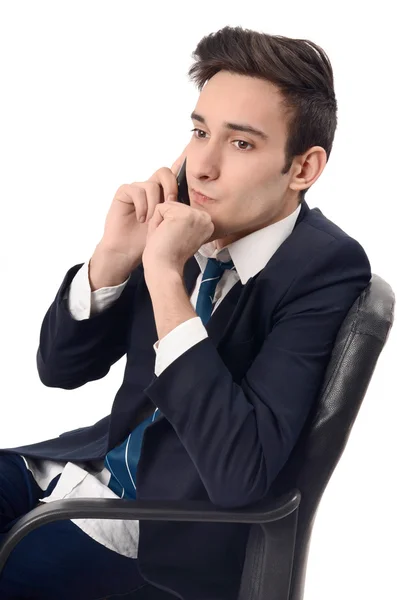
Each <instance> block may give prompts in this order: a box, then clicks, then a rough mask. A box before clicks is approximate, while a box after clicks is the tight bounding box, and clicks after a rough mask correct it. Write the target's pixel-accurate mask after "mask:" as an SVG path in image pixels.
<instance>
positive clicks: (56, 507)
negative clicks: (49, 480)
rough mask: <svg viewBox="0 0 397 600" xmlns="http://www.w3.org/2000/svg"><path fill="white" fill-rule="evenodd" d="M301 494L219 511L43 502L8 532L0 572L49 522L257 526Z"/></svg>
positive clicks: (196, 504) (206, 505) (139, 503)
mask: <svg viewBox="0 0 397 600" xmlns="http://www.w3.org/2000/svg"><path fill="white" fill-rule="evenodd" d="M300 498H301V495H300V492H299V491H298V490H291V491H290V492H288V493H286V494H284V495H282V496H280V497H279V498H276V499H271V500H266V499H265V500H263V501H262V502H258V503H256V504H255V505H254V504H253V505H251V506H249V507H244V508H238V509H233V510H230V509H223V508H218V507H216V506H215V505H214V504H212V503H211V502H204V501H194V500H182V501H179V500H178V501H173V500H171V501H165V500H164V501H163V500H160V501H159V500H124V499H120V498H70V499H69V500H55V501H54V502H48V503H43V504H40V505H39V506H37V507H36V508H34V509H33V510H31V511H30V512H28V513H27V514H26V515H24V516H23V517H21V518H20V519H19V521H18V522H17V523H16V524H15V525H14V526H13V527H12V529H10V531H9V532H8V534H7V536H6V538H5V539H4V542H3V545H2V547H1V549H0V573H1V571H2V570H3V568H4V565H5V563H6V561H7V559H8V556H9V555H10V553H11V552H12V550H13V549H14V547H15V546H16V545H17V544H18V542H19V541H20V540H21V539H22V538H23V537H24V536H25V535H27V534H28V533H30V532H31V531H33V530H34V529H36V528H37V527H40V526H41V525H45V524H46V523H50V522H52V521H62V520H66V519H72V518H73V519H122V520H125V521H128V520H133V519H137V520H141V521H142V520H145V521H147V520H148V521H196V522H199V521H200V522H215V523H233V522H234V523H259V524H264V523H268V522H272V521H277V520H279V519H283V518H284V517H286V516H288V515H289V514H291V513H292V512H294V511H295V510H296V509H297V508H298V506H299V503H300Z"/></svg>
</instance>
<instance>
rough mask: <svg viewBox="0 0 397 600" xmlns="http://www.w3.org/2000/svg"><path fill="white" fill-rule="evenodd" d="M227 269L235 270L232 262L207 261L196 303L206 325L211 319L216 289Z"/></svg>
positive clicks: (198, 313) (198, 312)
mask: <svg viewBox="0 0 397 600" xmlns="http://www.w3.org/2000/svg"><path fill="white" fill-rule="evenodd" d="M226 269H235V266H234V263H233V261H232V260H229V261H228V262H221V261H220V260H216V258H209V259H208V261H207V265H206V267H205V271H204V273H203V278H202V280H201V284H200V289H199V293H198V297H197V303H196V313H197V315H198V316H199V317H201V320H202V321H203V324H204V325H205V324H206V323H208V321H209V319H210V317H211V314H212V309H213V301H214V295H215V289H216V286H217V284H218V282H219V280H220V278H221V277H222V275H223V272H224V271H225V270H226Z"/></svg>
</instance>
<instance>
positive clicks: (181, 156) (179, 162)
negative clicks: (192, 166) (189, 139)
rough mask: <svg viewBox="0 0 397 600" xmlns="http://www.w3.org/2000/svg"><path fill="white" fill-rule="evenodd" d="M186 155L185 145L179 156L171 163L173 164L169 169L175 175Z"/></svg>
mask: <svg viewBox="0 0 397 600" xmlns="http://www.w3.org/2000/svg"><path fill="white" fill-rule="evenodd" d="M186 155H187V146H186V147H185V148H184V150H183V152H182V154H181V155H180V156H178V158H177V159H176V161H175V162H174V163H173V165H172V167H171V171H172V172H173V174H174V175H175V177H176V176H177V175H178V173H179V170H180V168H181V166H182V165H183V161H184V160H185V158H186Z"/></svg>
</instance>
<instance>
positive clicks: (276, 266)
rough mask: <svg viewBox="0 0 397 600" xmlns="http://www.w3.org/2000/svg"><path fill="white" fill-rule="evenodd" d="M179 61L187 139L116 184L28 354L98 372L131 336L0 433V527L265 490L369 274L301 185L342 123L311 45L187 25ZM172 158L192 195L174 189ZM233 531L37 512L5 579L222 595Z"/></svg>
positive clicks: (67, 588)
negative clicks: (111, 384)
mask: <svg viewBox="0 0 397 600" xmlns="http://www.w3.org/2000/svg"><path fill="white" fill-rule="evenodd" d="M190 75H191V77H192V78H193V79H194V81H195V82H196V83H197V85H198V87H199V89H200V92H201V93H200V96H199V98H198V101H197V104H196V106H195V108H194V111H193V114H192V120H193V125H194V130H193V135H192V139H191V141H190V142H189V144H188V146H187V147H186V148H185V149H184V151H183V152H182V155H181V156H180V157H179V159H178V160H177V161H176V162H175V163H174V165H173V166H172V168H171V169H168V168H162V169H159V170H158V171H156V173H155V174H154V175H153V177H151V178H150V179H149V180H148V181H147V182H143V183H134V184H130V185H129V184H125V185H122V186H121V187H120V188H119V189H118V190H117V193H116V195H115V197H114V199H113V202H112V204H111V207H110V210H109V213H108V215H107V218H106V223H105V229H104V234H103V237H102V239H101V240H100V242H99V244H98V245H97V247H96V249H95V252H94V253H93V256H92V257H91V260H90V261H89V263H84V264H83V265H81V264H79V265H76V266H74V267H72V268H71V269H70V270H69V271H68V273H67V274H66V276H65V278H64V280H63V282H62V284H61V286H60V289H59V290H58V293H57V295H56V297H55V299H54V302H53V303H52V304H51V306H50V308H49V310H48V312H47V314H46V315H45V318H44V322H43V325H42V329H41V337H40V347H39V350H38V354H37V363H38V370H39V375H40V378H41V381H42V382H43V383H44V384H45V385H47V386H50V387H61V388H64V389H69V390H72V389H74V388H77V387H79V386H81V385H84V384H85V383H87V382H89V381H92V380H95V379H99V378H101V377H104V376H105V375H106V374H107V372H108V371H109V369H110V367H111V365H112V364H113V363H115V362H116V361H117V360H118V359H120V358H121V357H122V356H123V355H124V354H126V355H127V361H126V369H125V375H124V380H123V383H122V386H121V388H120V390H119V391H118V393H117V395H116V398H115V400H114V404H113V407H112V412H111V414H110V415H109V416H107V417H105V418H104V419H102V420H101V421H99V422H98V423H96V424H95V425H93V426H91V427H85V428H82V429H80V430H77V431H74V432H68V433H66V434H63V435H61V436H60V437H59V438H56V439H54V440H50V441H46V442H42V443H39V444H33V445H29V446H24V447H20V448H14V449H8V450H5V451H3V453H2V454H1V456H0V489H1V510H2V531H3V532H6V531H7V530H8V529H9V528H10V527H11V525H12V524H13V523H14V522H15V520H17V519H18V518H19V517H20V516H21V515H23V514H25V513H26V512H27V511H29V510H31V509H32V508H33V507H34V506H35V505H36V504H37V502H38V501H39V500H43V501H52V500H53V499H58V498H69V497H78V496H94V497H103V496H107V497H122V498H139V499H160V500H171V499H196V500H208V499H209V500H210V501H211V502H213V503H214V504H215V505H218V506H223V507H242V506H247V505H249V504H252V503H255V502H257V501H260V500H261V499H263V498H264V497H265V495H266V494H267V492H268V491H269V489H270V487H271V485H272V482H273V481H274V480H275V478H276V477H277V475H278V473H279V472H280V470H281V469H282V467H283V465H284V464H285V462H286V460H287V458H288V456H289V455H290V453H291V451H292V449H293V447H294V445H295V443H296V441H297V439H298V437H299V434H300V432H301V430H302V427H303V425H304V423H305V420H306V418H307V416H308V414H309V411H310V408H311V407H312V406H313V403H314V402H315V401H316V398H317V395H318V392H319V390H320V387H321V383H322V378H323V375H324V372H325V369H326V366H327V363H328V360H329V358H330V354H331V351H332V348H333V343H334V340H335V337H336V335H337V332H338V330H339V327H340V325H341V323H342V321H343V319H344V317H345V316H346V314H347V312H348V310H349V308H350V307H351V306H352V304H353V303H354V301H355V300H356V298H357V297H358V296H359V295H360V293H361V292H362V291H363V290H364V288H365V287H366V286H367V285H368V283H369V281H370V279H371V269H370V264H369V261H368V258H367V256H366V254H365V252H364V250H363V248H362V247H361V245H360V244H359V243H358V242H357V241H355V240H354V239H352V238H351V237H350V236H349V235H348V234H346V233H345V232H344V231H343V230H341V229H340V228H339V227H338V226H337V225H335V224H334V223H332V222H331V221H330V220H328V219H327V218H326V217H325V216H324V215H323V214H322V213H321V211H320V210H319V209H317V208H313V209H310V208H309V206H308V205H307V203H306V201H305V200H304V193H305V191H306V190H307V189H309V188H310V187H311V186H312V185H313V184H314V183H315V181H316V180H317V179H318V178H319V177H320V175H321V173H322V171H323V170H324V167H325V165H326V162H327V160H328V158H329V155H330V152H331V148H332V143H333V138H334V133H335V129H336V123H337V117H336V112H337V104H336V100H335V94H334V88H333V75H332V68H331V65H330V63H329V60H328V58H327V56H326V55H325V53H324V51H323V50H322V49H321V48H319V47H318V46H316V45H314V44H313V43H311V42H307V41H305V40H293V39H289V38H285V37H281V36H270V35H266V34H262V33H257V32H253V31H249V30H243V29H241V28H238V27H237V28H230V27H225V28H224V29H223V30H221V31H219V32H217V33H216V34H212V35H211V36H208V37H206V38H204V39H203V40H201V42H200V43H199V45H198V47H197V49H196V54H195V64H194V65H193V67H192V68H191V70H190ZM185 158H186V168H187V171H186V172H187V184H188V190H189V198H190V206H187V205H185V204H181V203H178V202H176V201H175V198H174V199H173V198H172V196H173V195H174V196H175V195H176V194H177V183H176V174H177V172H178V169H179V168H180V166H181V164H182V161H183V160H184V159H185ZM170 196H171V197H170ZM141 218H142V219H143V222H141V221H140V219H141ZM247 533H248V527H246V526H243V525H234V524H197V523H171V522H170V523H166V522H148V521H144V522H141V523H137V522H121V521H119V522H110V521H92V520H87V521H83V520H77V521H74V522H72V521H68V522H64V523H53V524H49V525H47V526H45V527H42V528H40V529H38V530H36V531H35V532H33V533H32V534H30V535H29V536H27V538H25V539H24V540H23V541H22V542H21V543H20V544H19V545H18V546H17V548H16V550H15V551H14V553H13V554H12V555H11V557H10V559H9V561H8V563H7V565H6V567H5V569H4V573H3V576H2V578H1V579H0V596H1V598H2V599H4V600H6V599H11V598H16V597H18V598H40V600H46V599H50V598H51V599H53V598H57V599H59V600H61V599H63V598H65V599H66V598H71V597H73V598H84V600H89V599H94V598H100V597H104V596H107V597H112V594H126V593H127V592H130V593H131V596H128V597H133V598H138V597H141V596H140V594H141V592H142V591H143V592H144V594H146V595H145V596H144V597H145V598H146V597H150V598H157V597H160V596H157V595H156V594H160V595H161V597H164V598H165V597H170V598H171V597H172V595H171V594H172V592H173V593H174V594H175V596H176V597H179V598H186V599H189V600H191V599H193V600H203V599H205V600H209V599H218V600H226V599H227V600H231V599H233V598H237V595H238V588H239V582H240V576H241V571H242V566H243V563H244V553H245V543H246V540H247ZM3 535H4V534H3ZM138 542H139V548H138ZM38 550H39V551H38ZM161 590H162V591H161ZM167 593H168V595H167ZM142 597H143V596H142Z"/></svg>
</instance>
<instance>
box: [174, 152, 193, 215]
mask: <svg viewBox="0 0 397 600" xmlns="http://www.w3.org/2000/svg"><path fill="white" fill-rule="evenodd" d="M176 181H177V184H178V198H177V200H178V202H182V203H183V204H188V205H189V206H190V198H189V192H188V189H187V180H186V158H185V160H184V161H183V164H182V166H181V168H180V169H179V172H178V175H177V176H176Z"/></svg>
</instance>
